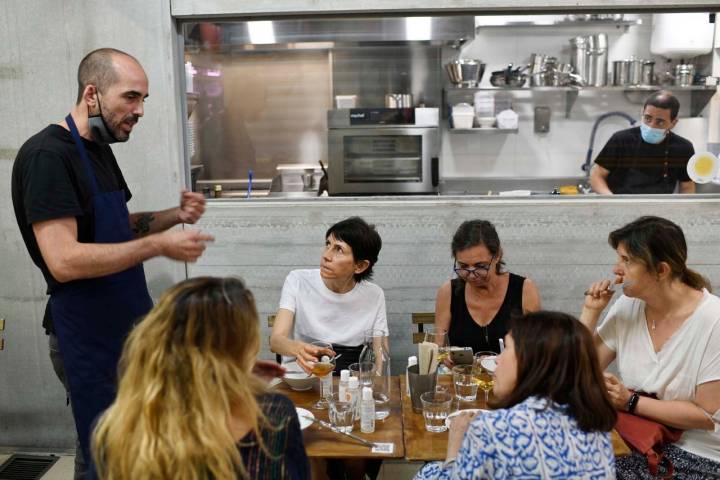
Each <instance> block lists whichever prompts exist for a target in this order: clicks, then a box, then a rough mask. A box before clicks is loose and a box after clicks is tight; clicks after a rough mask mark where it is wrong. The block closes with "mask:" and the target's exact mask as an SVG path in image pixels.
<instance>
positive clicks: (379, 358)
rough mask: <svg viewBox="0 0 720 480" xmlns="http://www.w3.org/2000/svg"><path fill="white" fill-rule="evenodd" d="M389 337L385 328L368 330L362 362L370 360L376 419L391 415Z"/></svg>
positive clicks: (361, 355) (361, 353)
mask: <svg viewBox="0 0 720 480" xmlns="http://www.w3.org/2000/svg"><path fill="white" fill-rule="evenodd" d="M388 349H389V338H388V335H387V332H386V331H384V330H367V331H366V332H365V342H364V346H363V350H362V352H360V360H359V362H360V364H362V363H365V362H370V363H372V364H373V365H374V367H373V372H372V390H373V398H374V399H375V419H377V420H383V419H385V418H387V417H388V416H389V415H390V352H389V350H388Z"/></svg>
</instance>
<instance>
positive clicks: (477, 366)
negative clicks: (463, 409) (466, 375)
mask: <svg viewBox="0 0 720 480" xmlns="http://www.w3.org/2000/svg"><path fill="white" fill-rule="evenodd" d="M497 356H498V354H497V353H495V352H478V353H476V354H475V358H474V359H473V376H474V377H475V382H477V384H478V387H480V390H482V391H483V392H485V404H486V405H487V402H488V397H489V396H490V391H492V389H493V386H494V385H495V368H494V365H495V359H496V358H497ZM488 367H490V368H488Z"/></svg>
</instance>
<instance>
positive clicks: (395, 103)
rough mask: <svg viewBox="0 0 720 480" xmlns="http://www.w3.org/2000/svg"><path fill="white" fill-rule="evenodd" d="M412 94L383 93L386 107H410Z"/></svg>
mask: <svg viewBox="0 0 720 480" xmlns="http://www.w3.org/2000/svg"><path fill="white" fill-rule="evenodd" d="M412 106H413V96H412V94H411V93H388V94H386V95H385V107H386V108H412Z"/></svg>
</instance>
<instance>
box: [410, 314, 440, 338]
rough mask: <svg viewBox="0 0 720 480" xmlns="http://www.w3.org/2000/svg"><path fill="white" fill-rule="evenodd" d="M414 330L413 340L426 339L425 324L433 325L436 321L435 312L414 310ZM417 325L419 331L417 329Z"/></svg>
mask: <svg viewBox="0 0 720 480" xmlns="http://www.w3.org/2000/svg"><path fill="white" fill-rule="evenodd" d="M412 323H413V332H412V342H413V344H415V343H421V342H422V341H424V340H425V332H424V330H423V329H424V327H425V325H433V324H434V323H435V312H414V313H413V314H412ZM415 325H417V332H416V331H415Z"/></svg>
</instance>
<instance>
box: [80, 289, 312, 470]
mask: <svg viewBox="0 0 720 480" xmlns="http://www.w3.org/2000/svg"><path fill="white" fill-rule="evenodd" d="M259 334H260V327H259V322H258V315H257V310H256V308H255V302H254V300H253V296H252V293H251V292H250V291H249V290H247V289H246V288H245V285H244V284H243V282H242V281H240V280H238V279H234V278H226V279H222V278H210V277H205V278H192V279H189V280H186V281H183V282H181V283H179V284H178V285H176V286H174V287H172V288H171V289H170V290H168V291H167V292H166V293H165V294H164V295H163V296H162V298H161V299H160V301H159V303H158V304H157V305H156V306H155V308H154V309H153V310H152V311H151V312H150V313H149V314H148V316H147V317H146V318H145V319H144V320H143V321H142V323H140V324H139V325H138V326H137V327H136V328H135V329H134V330H133V332H132V333H131V334H130V336H129V338H128V340H127V342H126V344H125V349H124V351H123V355H122V358H121V360H120V369H121V371H120V374H121V378H120V383H119V387H118V394H117V398H116V400H115V402H114V403H113V404H112V406H111V407H110V408H109V409H108V410H107V411H106V412H105V413H104V414H103V416H102V417H101V418H100V420H99V422H98V424H97V427H96V429H95V432H94V436H93V440H92V452H93V458H94V460H95V466H96V470H97V474H98V477H99V478H101V479H107V480H129V479H140V478H142V479H173V480H184V479H188V480H190V479H206V478H213V479H229V478H243V479H253V480H255V479H271V478H272V479H305V478H308V476H309V474H308V461H307V457H306V455H305V449H304V446H303V441H302V434H301V432H300V426H299V424H298V419H297V415H296V413H295V408H294V407H293V404H292V403H291V402H290V400H289V399H287V398H286V397H284V396H282V395H277V394H271V393H267V392H266V390H265V383H264V382H263V381H262V380H261V379H260V378H258V377H257V376H256V375H255V374H253V368H254V366H255V363H256V360H255V356H256V355H257V352H258V349H259V345H260V335H259Z"/></svg>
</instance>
